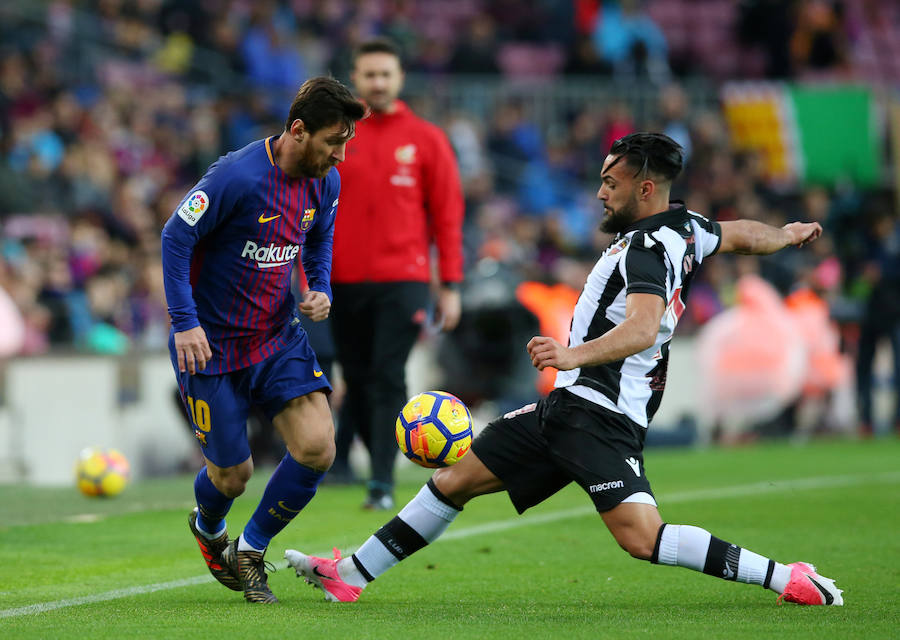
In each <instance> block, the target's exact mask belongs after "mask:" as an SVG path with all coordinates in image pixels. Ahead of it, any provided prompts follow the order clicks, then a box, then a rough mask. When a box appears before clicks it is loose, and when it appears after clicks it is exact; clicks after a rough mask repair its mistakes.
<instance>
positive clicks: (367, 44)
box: [353, 36, 403, 67]
mask: <svg viewBox="0 0 900 640" xmlns="http://www.w3.org/2000/svg"><path fill="white" fill-rule="evenodd" d="M368 53H387V54H390V55H392V56H394V57H395V58H397V62H399V63H400V66H403V56H401V55H400V47H398V46H397V43H395V42H394V41H393V40H391V39H390V38H385V37H384V36H376V37H374V38H369V39H368V40H364V41H363V42H361V43H359V44H358V45H356V48H355V49H353V66H354V67H355V66H356V61H357V59H359V57H360V56H364V55H366V54H368Z"/></svg>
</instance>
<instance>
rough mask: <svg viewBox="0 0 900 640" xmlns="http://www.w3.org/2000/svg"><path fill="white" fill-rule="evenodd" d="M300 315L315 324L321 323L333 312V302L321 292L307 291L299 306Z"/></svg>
mask: <svg viewBox="0 0 900 640" xmlns="http://www.w3.org/2000/svg"><path fill="white" fill-rule="evenodd" d="M298 306H299V307H300V313H302V314H303V315H305V316H306V317H307V318H309V319H310V320H312V321H313V322H321V321H322V320H324V319H325V318H327V317H328V314H329V313H330V312H331V300H329V299H328V296H327V295H326V294H324V293H322V292H321V291H307V292H306V293H304V294H303V302H301V303H300V304H299V305H298Z"/></svg>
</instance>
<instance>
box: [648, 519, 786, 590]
mask: <svg viewBox="0 0 900 640" xmlns="http://www.w3.org/2000/svg"><path fill="white" fill-rule="evenodd" d="M653 561H654V562H657V563H659V564H666V565H671V566H678V567H685V568H686V569H693V570H694V571H702V572H703V573H706V574H708V575H713V576H717V577H719V578H723V579H725V580H735V581H737V582H745V583H747V584H758V585H760V586H765V587H767V588H769V589H772V591H775V592H777V593H782V592H783V591H784V588H785V586H786V585H787V583H788V580H790V577H791V569H790V567H787V566H785V565H783V564H781V563H778V562H775V561H773V560H770V559H769V558H766V557H765V556H761V555H759V554H758V553H754V552H752V551H750V550H748V549H743V548H741V547H739V546H737V545H735V544H730V543H728V542H725V541H724V540H720V539H719V538H716V537H715V536H713V535H712V534H710V533H709V531H706V530H705V529H701V528H700V527H694V526H691V525H685V524H682V525H677V524H666V525H663V530H662V532H661V533H660V537H659V548H658V551H657V554H656V557H655V558H654V559H653ZM770 565H771V569H770ZM767 577H768V584H767V583H766V579H767Z"/></svg>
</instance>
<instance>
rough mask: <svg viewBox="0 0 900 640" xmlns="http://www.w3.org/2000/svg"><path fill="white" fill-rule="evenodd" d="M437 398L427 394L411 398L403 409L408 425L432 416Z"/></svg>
mask: <svg viewBox="0 0 900 640" xmlns="http://www.w3.org/2000/svg"><path fill="white" fill-rule="evenodd" d="M434 403H435V397H434V396H430V395H428V394H425V393H420V394H419V395H417V396H413V397H412V398H410V400H409V402H407V403H406V406H404V407H403V411H402V413H403V418H404V419H405V420H406V421H407V423H411V422H415V421H416V420H419V419H421V418H422V417H424V416H427V415H430V414H431V410H432V409H433V408H434Z"/></svg>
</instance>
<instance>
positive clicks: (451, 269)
mask: <svg viewBox="0 0 900 640" xmlns="http://www.w3.org/2000/svg"><path fill="white" fill-rule="evenodd" d="M353 60H354V62H353V71H352V73H351V80H352V81H353V84H354V86H355V87H356V91H357V93H358V95H359V97H360V98H362V100H364V101H365V103H366V104H367V105H368V107H369V109H370V110H371V115H370V116H369V117H367V118H366V119H365V120H363V121H361V122H360V123H359V124H358V125H357V128H356V137H355V138H354V139H353V140H352V141H351V142H350V143H349V144H348V145H347V151H346V160H345V161H344V163H343V164H342V165H341V168H340V173H341V184H342V189H341V202H340V208H339V212H338V215H337V216H336V222H335V231H334V262H333V267H332V271H331V281H332V288H333V292H334V304H333V307H332V318H333V330H334V338H335V345H336V347H337V357H338V360H339V361H340V363H341V367H342V370H343V375H344V379H345V381H346V384H347V396H346V399H345V400H344V404H343V406H342V407H341V410H340V415H339V420H338V424H339V427H338V436H337V441H338V445H337V449H338V451H337V458H336V460H335V465H334V467H333V469H332V471H333V472H335V473H336V474H341V473H342V472H343V473H348V472H349V466H348V463H347V453H348V451H349V448H350V443H351V442H352V439H353V435H354V433H356V434H359V435H360V437H361V438H362V440H363V442H364V443H365V444H366V446H367V447H368V449H369V455H370V458H371V462H372V477H371V480H370V482H369V492H368V497H367V498H366V502H365V503H364V505H363V506H364V507H366V508H370V509H392V508H393V504H394V503H393V468H394V458H395V457H396V454H397V444H396V442H395V440H394V423H395V420H396V417H397V413H398V412H399V411H400V409H401V407H402V406H403V404H404V403H405V402H406V399H407V395H406V379H405V375H404V371H405V367H406V360H407V358H408V357H409V353H410V351H411V350H412V347H413V345H414V344H415V341H416V338H417V337H418V335H419V332H420V330H421V327H422V324H423V323H424V322H425V321H426V318H427V316H428V313H427V309H428V307H429V299H430V282H431V279H432V268H431V261H430V256H431V252H432V247H435V248H436V249H437V257H438V269H437V277H438V278H439V283H438V286H437V287H436V300H435V304H434V310H435V319H436V320H437V321H438V322H439V323H440V326H441V327H442V328H443V329H444V330H451V329H453V328H454V327H455V326H456V325H457V323H458V322H459V316H460V297H459V291H458V284H459V282H460V281H461V280H462V269H463V264H462V221H463V196H462V188H461V185H460V180H459V172H458V170H457V166H456V158H455V157H454V154H453V150H452V148H451V147H450V144H449V142H448V140H447V138H446V136H445V135H444V134H443V132H442V131H441V130H440V129H439V128H438V127H437V126H435V125H433V124H431V123H429V122H426V121H425V120H423V119H421V118H419V117H418V116H416V115H415V114H414V113H413V112H412V111H411V110H410V109H409V107H408V106H406V104H404V103H403V102H402V101H400V100H398V99H397V96H398V95H399V93H400V89H401V87H402V86H403V70H402V68H401V63H400V55H399V51H398V49H397V47H396V46H395V45H394V44H393V43H392V42H391V41H390V40H387V39H384V38H375V39H373V40H369V41H367V42H364V43H363V44H361V45H360V46H359V47H358V48H357V49H356V51H355V52H354V56H353Z"/></svg>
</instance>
